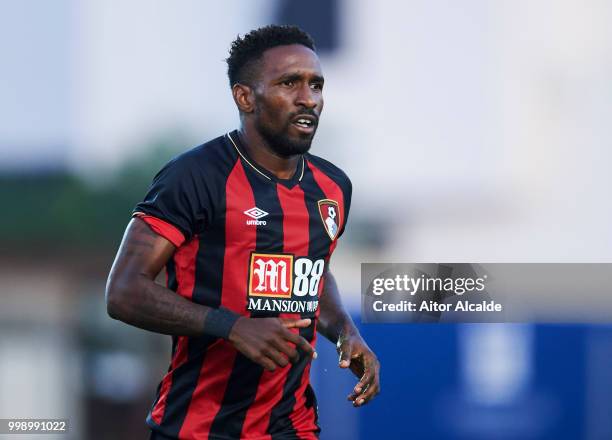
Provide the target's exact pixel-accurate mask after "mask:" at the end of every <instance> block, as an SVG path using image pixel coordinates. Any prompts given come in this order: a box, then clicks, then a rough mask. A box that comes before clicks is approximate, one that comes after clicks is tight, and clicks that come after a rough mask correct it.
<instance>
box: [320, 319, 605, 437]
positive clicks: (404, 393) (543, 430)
mask: <svg viewBox="0 0 612 440" xmlns="http://www.w3.org/2000/svg"><path fill="white" fill-rule="evenodd" d="M355 321H356V322H358V319H357V318H355ZM527 328H528V329H529V332H530V333H531V334H532V336H533V341H532V343H531V344H530V345H528V346H529V347H530V350H531V351H530V352H529V353H527V356H526V358H527V360H528V361H529V369H530V371H529V375H528V380H527V382H526V384H527V386H526V387H524V389H522V391H520V392H517V393H515V394H514V395H511V398H509V399H507V400H506V401H504V402H497V403H495V402H493V403H489V404H486V402H485V403H483V402H480V401H478V400H474V399H473V398H471V397H470V391H469V389H468V388H469V384H467V385H466V383H465V378H464V376H463V375H462V373H461V372H462V371H464V369H463V367H462V364H463V361H464V359H463V358H462V350H461V338H464V337H465V335H464V332H463V330H465V325H464V327H462V326H461V325H450V324H448V325H435V324H434V325H432V324H429V325H427V324H418V325H393V324H366V325H360V329H361V332H362V334H363V336H364V338H365V339H366V340H367V341H368V343H369V344H370V346H371V347H372V348H373V349H374V351H375V352H376V353H377V355H378V357H379V359H380V362H381V365H382V376H381V384H382V393H381V394H380V395H379V396H378V397H377V398H376V399H375V400H374V401H373V402H372V403H370V404H369V405H367V406H365V407H363V408H359V409H355V408H353V407H352V406H351V405H350V403H349V402H347V401H346V400H345V399H346V395H347V394H348V393H349V391H350V389H351V388H352V386H354V383H355V380H354V379H353V378H352V377H351V374H350V373H348V372H346V371H343V370H340V369H339V368H338V367H337V355H336V352H335V348H334V347H333V345H332V344H330V343H328V342H327V341H325V340H321V341H320V342H319V344H318V352H319V358H318V359H317V361H316V362H315V363H316V365H315V366H313V371H312V378H313V383H314V386H315V389H316V391H317V396H318V403H319V412H320V422H321V425H322V427H323V432H322V436H321V438H322V439H323V440H327V439H337V440H342V439H356V438H359V439H373V438H380V439H388V440H394V439H407V438H410V439H439V440H443V439H444V440H446V439H449V440H450V439H538V440H540V439H541V440H548V439H550V440H553V439H555V440H558V439H582V438H601V439H604V438H611V437H609V436H607V435H608V434H610V427H609V425H610V422H609V420H607V418H598V419H595V418H593V417H592V414H590V412H591V410H590V409H591V408H593V407H594V406H597V405H600V404H601V402H599V403H598V402H592V401H591V400H593V399H595V397H593V396H591V400H589V397H588V396H587V392H588V391H589V390H592V389H601V387H600V385H601V386H607V387H608V389H609V388H610V385H609V384H608V383H604V384H598V383H597V380H598V377H599V378H604V379H603V380H605V378H606V377H608V376H609V369H608V370H606V368H609V364H608V367H606V363H602V362H600V360H598V359H595V360H596V361H597V362H595V363H594V364H593V365H591V368H592V369H591V370H589V369H588V368H589V366H588V360H589V359H590V355H589V353H590V352H591V351H593V347H595V351H597V344H598V343H597V340H599V342H601V343H603V344H605V345H606V346H608V345H611V344H609V341H610V336H611V334H612V331H611V330H610V328H609V327H604V326H587V325H532V326H527ZM477 331H478V332H480V331H484V332H486V331H487V327H486V325H485V326H480V327H478V328H477ZM594 341H595V344H594ZM464 343H465V341H464ZM511 344H512V343H511ZM600 345H601V344H600ZM501 349H502V350H503V349H504V348H503V347H501ZM483 367H485V368H486V367H487V366H486V365H483ZM597 371H600V373H601V374H598V372H597ZM594 381H595V382H594ZM607 382H610V381H609V380H608V381H607ZM599 394H600V396H599V399H600V400H601V399H602V398H603V399H604V400H605V402H604V403H605V406H606V407H609V405H610V401H611V400H612V393H611V394H606V393H599ZM600 406H601V405H600Z"/></svg>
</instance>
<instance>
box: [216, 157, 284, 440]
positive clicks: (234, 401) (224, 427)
mask: <svg viewBox="0 0 612 440" xmlns="http://www.w3.org/2000/svg"><path fill="white" fill-rule="evenodd" d="M243 166H244V170H245V174H246V176H247V179H248V181H249V184H250V185H251V189H252V190H253V196H254V199H255V206H257V207H258V208H260V209H263V210H264V211H266V212H268V213H269V214H268V216H267V217H266V225H258V226H257V235H256V247H255V250H256V251H257V252H269V253H280V252H282V251H283V224H282V209H281V205H280V201H279V199H278V193H277V192H276V185H275V184H274V183H273V182H271V181H269V180H267V179H265V178H264V177H262V176H260V175H258V174H256V172H255V171H253V170H252V169H251V168H250V167H249V166H248V165H246V164H244V162H243ZM234 264H245V262H235V263H234ZM247 282H248V280H245V283H247ZM236 294H244V295H246V284H245V291H244V292H236ZM250 316H251V317H262V316H270V315H269V314H262V313H261V312H251V314H250ZM262 374H263V367H261V366H260V365H259V364H256V363H255V362H253V361H251V360H250V359H248V358H247V357H245V356H244V355H243V354H242V353H238V354H237V355H236V359H235V361H234V365H233V368H232V372H231V374H230V377H229V380H228V383H227V388H226V391H225V395H224V396H223V403H222V404H221V408H220V409H219V412H218V413H217V415H216V416H215V419H214V421H213V423H212V426H211V429H210V434H209V435H210V437H213V436H215V435H218V436H224V437H225V438H240V434H241V432H242V428H243V425H244V419H245V417H246V414H247V411H248V410H249V408H250V407H251V405H252V404H253V402H254V401H255V396H256V394H257V388H258V386H259V381H260V380H261V376H262Z"/></svg>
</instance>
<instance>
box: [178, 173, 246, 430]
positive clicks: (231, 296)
mask: <svg viewBox="0 0 612 440" xmlns="http://www.w3.org/2000/svg"><path fill="white" fill-rule="evenodd" d="M225 193H226V204H227V206H226V212H225V255H224V260H223V286H222V293H221V305H222V306H224V307H226V308H228V309H230V310H233V311H235V312H237V313H240V314H242V315H245V316H248V315H249V314H248V312H247V310H246V294H245V292H246V282H247V275H248V274H247V270H248V263H249V258H250V250H251V249H255V245H256V239H257V237H256V235H257V228H256V227H255V226H252V227H245V225H246V216H245V214H244V211H246V210H247V209H250V208H252V207H254V206H255V198H254V196H253V190H252V189H251V185H250V184H249V181H248V180H247V177H246V174H245V172H244V168H243V167H242V164H241V162H240V161H238V162H236V165H235V166H234V168H233V169H232V172H231V173H230V175H229V177H228V179H227V182H226V186H225ZM236 354H237V352H236V350H235V349H234V347H233V346H232V345H231V344H230V343H229V342H227V341H225V340H218V341H217V342H215V343H214V344H213V345H211V346H210V347H209V348H208V350H207V352H206V357H205V359H204V363H203V365H202V368H201V370H200V377H199V379H198V385H197V386H196V389H195V391H194V393H193V395H192V398H191V402H190V404H189V408H188V410H187V415H186V417H185V421H184V423H183V426H182V428H181V431H180V435H179V437H181V438H208V434H209V432H210V428H211V426H212V423H213V420H214V418H215V416H216V415H217V413H218V412H219V409H220V408H221V403H222V401H223V395H224V394H225V389H226V387H227V382H228V380H229V377H230V374H231V372H232V367H233V365H234V360H235V357H236Z"/></svg>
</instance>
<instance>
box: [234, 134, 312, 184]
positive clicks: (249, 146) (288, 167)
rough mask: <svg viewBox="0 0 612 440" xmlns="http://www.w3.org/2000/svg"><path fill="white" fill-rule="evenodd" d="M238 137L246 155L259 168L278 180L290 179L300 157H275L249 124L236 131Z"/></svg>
mask: <svg viewBox="0 0 612 440" xmlns="http://www.w3.org/2000/svg"><path fill="white" fill-rule="evenodd" d="M238 135H239V136H240V140H241V141H242V144H243V146H244V148H245V149H246V150H247V153H248V155H249V156H250V157H251V158H252V159H253V160H254V161H255V162H257V164H258V165H259V166H261V167H263V168H265V169H266V170H268V171H270V172H271V173H272V174H274V175H275V176H276V177H277V178H279V179H290V178H291V177H292V176H293V175H294V174H295V171H296V169H297V166H298V163H299V159H300V155H298V154H296V155H293V156H289V157H282V156H279V155H277V154H276V153H275V152H274V151H273V150H272V148H270V145H269V144H268V142H267V141H266V140H265V139H264V138H263V137H262V136H261V134H260V133H259V132H258V131H257V130H256V129H255V127H253V126H252V125H251V124H246V123H243V124H242V126H241V127H240V130H238Z"/></svg>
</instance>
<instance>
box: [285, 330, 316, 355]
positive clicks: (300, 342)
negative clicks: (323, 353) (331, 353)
mask: <svg viewBox="0 0 612 440" xmlns="http://www.w3.org/2000/svg"><path fill="white" fill-rule="evenodd" d="M285 339H287V340H288V341H289V342H293V343H294V344H295V345H296V347H297V348H298V349H301V350H303V351H304V352H305V353H306V354H307V355H308V356H312V358H313V359H316V358H317V352H316V351H315V349H314V348H313V347H312V345H310V344H309V343H308V341H307V340H306V339H304V338H303V337H302V336H300V335H298V334H296V333H291V332H289V331H288V332H287V333H286V334H285Z"/></svg>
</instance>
